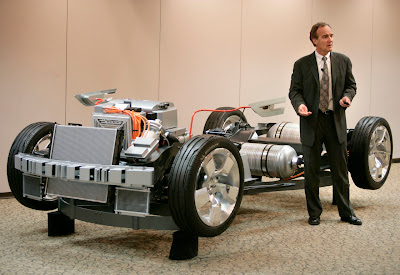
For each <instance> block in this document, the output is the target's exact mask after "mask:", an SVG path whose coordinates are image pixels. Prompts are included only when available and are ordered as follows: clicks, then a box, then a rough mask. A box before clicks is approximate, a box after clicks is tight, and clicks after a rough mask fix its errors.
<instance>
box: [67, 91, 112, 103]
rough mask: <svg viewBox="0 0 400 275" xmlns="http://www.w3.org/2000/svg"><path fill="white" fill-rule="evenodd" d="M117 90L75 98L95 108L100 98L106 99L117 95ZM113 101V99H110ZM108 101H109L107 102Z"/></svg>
mask: <svg viewBox="0 0 400 275" xmlns="http://www.w3.org/2000/svg"><path fill="white" fill-rule="evenodd" d="M116 91H117V89H109V90H102V91H97V92H89V93H83V94H77V95H75V98H76V99H77V100H78V101H79V102H80V103H82V104H83V105H85V106H94V105H96V101H97V99H98V98H101V99H102V98H104V96H105V95H109V94H115V92H116ZM109 100H111V98H110V99H109ZM107 101H108V100H107Z"/></svg>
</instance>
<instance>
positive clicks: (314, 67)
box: [309, 52, 320, 91]
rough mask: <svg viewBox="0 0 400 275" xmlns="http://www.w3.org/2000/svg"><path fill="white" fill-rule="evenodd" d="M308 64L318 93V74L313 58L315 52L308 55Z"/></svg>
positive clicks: (314, 58)
mask: <svg viewBox="0 0 400 275" xmlns="http://www.w3.org/2000/svg"><path fill="white" fill-rule="evenodd" d="M309 64H310V70H311V72H312V74H313V76H314V79H315V82H316V83H317V87H318V89H317V91H319V89H320V88H319V74H318V66H317V59H316V57H315V52H313V53H312V54H310V55H309Z"/></svg>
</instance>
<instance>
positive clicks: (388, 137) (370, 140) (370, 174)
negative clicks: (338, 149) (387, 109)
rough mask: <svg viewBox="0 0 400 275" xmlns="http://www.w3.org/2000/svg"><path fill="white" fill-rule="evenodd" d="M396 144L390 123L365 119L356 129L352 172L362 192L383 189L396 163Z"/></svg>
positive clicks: (350, 161) (352, 150)
mask: <svg viewBox="0 0 400 275" xmlns="http://www.w3.org/2000/svg"><path fill="white" fill-rule="evenodd" d="M392 152H393V141H392V132H391V130H390V126H389V124H388V122H387V121H386V120H385V119H384V118H381V117H364V118H362V119H361V120H360V121H359V122H358V123H357V125H356V127H355V129H354V132H353V134H352V137H351V140H350V144H349V171H350V173H351V177H352V179H353V181H354V183H355V185H357V186H358V187H360V188H363V189H379V188H381V187H382V185H383V184H384V183H385V181H386V179H387V176H388V175H389V170H390V166H391V162H392Z"/></svg>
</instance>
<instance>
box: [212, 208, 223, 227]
mask: <svg viewBox="0 0 400 275" xmlns="http://www.w3.org/2000/svg"><path fill="white" fill-rule="evenodd" d="M223 216H224V215H223V212H222V210H221V204H219V203H218V204H213V205H212V206H211V209H210V216H209V221H210V224H211V226H218V225H220V224H221V223H222V221H224V219H223Z"/></svg>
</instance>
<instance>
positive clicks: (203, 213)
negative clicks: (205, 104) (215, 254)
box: [169, 135, 244, 237]
mask: <svg viewBox="0 0 400 275" xmlns="http://www.w3.org/2000/svg"><path fill="white" fill-rule="evenodd" d="M243 177H244V176H243V163H242V159H241V156H240V154H239V150H238V149H237V148H236V146H235V145H234V144H233V143H232V142H230V141H229V140H228V139H226V138H224V137H220V136H214V135H201V136H196V137H194V138H192V139H190V140H189V141H188V142H187V143H185V144H184V146H183V147H182V148H181V150H180V151H179V152H178V154H177V156H176V157H175V160H174V163H173V165H172V168H171V173H170V182H169V206H170V210H171V214H172V217H173V219H174V221H175V223H176V224H177V225H178V226H179V227H180V229H181V230H182V231H185V232H188V233H191V234H195V235H197V236H203V237H214V236H217V235H219V234H221V233H222V232H224V231H225V230H226V229H227V228H228V227H229V225H230V224H231V223H232V221H233V219H234V218H235V216H236V213H237V211H238V209H239V207H240V203H241V200H242V196H243Z"/></svg>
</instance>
